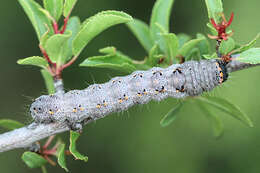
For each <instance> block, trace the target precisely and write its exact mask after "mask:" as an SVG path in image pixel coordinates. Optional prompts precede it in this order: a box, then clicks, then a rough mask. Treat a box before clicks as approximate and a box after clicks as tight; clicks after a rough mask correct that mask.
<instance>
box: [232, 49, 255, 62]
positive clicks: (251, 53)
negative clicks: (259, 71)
mask: <svg viewBox="0 0 260 173" xmlns="http://www.w3.org/2000/svg"><path fill="white" fill-rule="evenodd" d="M237 60H238V61H240V62H244V63H249V64H258V63H260V48H251V49H248V50H246V51H244V52H242V53H241V54H240V56H239V57H237Z"/></svg>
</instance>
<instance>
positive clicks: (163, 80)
mask: <svg viewBox="0 0 260 173" xmlns="http://www.w3.org/2000/svg"><path fill="white" fill-rule="evenodd" d="M227 78H228V72H227V68H226V63H224V62H223V61H221V60H217V59H213V60H201V61H188V62H185V63H183V64H174V65H171V66H169V67H168V68H166V69H163V68H159V67H154V68H152V69H150V70H148V71H136V72H134V73H132V74H130V75H128V76H125V77H116V78H112V79H111V80H110V81H109V82H107V83H104V84H94V85H90V86H89V87H88V88H86V89H84V90H72V91H69V92H67V93H65V94H63V93H62V94H58V93H56V94H54V95H43V96H40V97H39V98H37V99H36V100H35V102H34V103H32V105H31V108H30V112H31V115H32V117H33V119H34V121H35V122H36V123H52V122H67V123H68V125H69V126H70V127H71V129H80V128H81V124H82V123H83V122H86V121H93V120H96V119H99V118H102V117H104V116H105V115H107V114H109V113H112V112H119V111H123V110H126V109H128V108H129V107H131V106H133V105H135V104H145V103H147V102H149V101H150V100H157V101H160V100H162V99H165V98H167V97H174V98H184V97H187V96H197V95H200V94H201V93H203V92H205V91H210V90H212V89H213V88H215V87H216V86H218V85H220V84H222V83H223V82H224V81H226V80H227Z"/></svg>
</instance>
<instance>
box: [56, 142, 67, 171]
mask: <svg viewBox="0 0 260 173" xmlns="http://www.w3.org/2000/svg"><path fill="white" fill-rule="evenodd" d="M57 157H58V164H59V165H60V167H62V168H63V169H65V171H66V172H69V170H68V168H67V166H66V159H65V144H60V145H59V147H58V150H57Z"/></svg>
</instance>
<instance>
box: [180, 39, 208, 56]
mask: <svg viewBox="0 0 260 173" xmlns="http://www.w3.org/2000/svg"><path fill="white" fill-rule="evenodd" d="M203 40H204V38H197V39H193V40H190V41H188V42H186V43H185V44H184V45H183V46H182V47H181V48H180V49H179V51H178V55H182V56H184V57H185V56H187V55H188V54H189V53H190V51H191V50H192V49H193V48H195V47H196V46H197V45H198V44H199V43H200V42H201V41H203Z"/></svg>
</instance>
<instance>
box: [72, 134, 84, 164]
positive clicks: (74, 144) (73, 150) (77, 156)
mask: <svg viewBox="0 0 260 173" xmlns="http://www.w3.org/2000/svg"><path fill="white" fill-rule="evenodd" d="M79 136H80V134H79V133H77V132H74V131H70V147H69V150H70V152H71V154H72V155H73V156H74V157H75V159H78V160H83V161H85V162H87V161H88V157H87V156H83V155H82V154H80V153H79V152H78V151H77V149H76V141H77V140H78V138H79Z"/></svg>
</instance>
